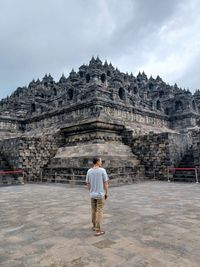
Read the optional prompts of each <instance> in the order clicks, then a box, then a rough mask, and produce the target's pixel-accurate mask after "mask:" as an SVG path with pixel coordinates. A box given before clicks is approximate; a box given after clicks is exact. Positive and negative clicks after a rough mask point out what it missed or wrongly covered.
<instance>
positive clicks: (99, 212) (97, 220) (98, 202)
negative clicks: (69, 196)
mask: <svg viewBox="0 0 200 267" xmlns="http://www.w3.org/2000/svg"><path fill="white" fill-rule="evenodd" d="M103 207H104V199H94V198H91V209H92V223H93V226H94V227H96V229H97V230H98V229H101V223H102V217H103Z"/></svg>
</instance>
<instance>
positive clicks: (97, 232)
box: [95, 231, 105, 236]
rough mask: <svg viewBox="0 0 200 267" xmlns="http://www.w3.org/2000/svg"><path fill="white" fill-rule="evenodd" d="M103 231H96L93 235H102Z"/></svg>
mask: <svg viewBox="0 0 200 267" xmlns="http://www.w3.org/2000/svg"><path fill="white" fill-rule="evenodd" d="M104 234H105V231H96V234H95V236H100V235H104Z"/></svg>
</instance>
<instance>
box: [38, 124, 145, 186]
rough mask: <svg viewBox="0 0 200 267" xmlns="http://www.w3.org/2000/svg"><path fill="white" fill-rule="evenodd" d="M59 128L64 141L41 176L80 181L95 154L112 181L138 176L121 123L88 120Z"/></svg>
mask: <svg viewBox="0 0 200 267" xmlns="http://www.w3.org/2000/svg"><path fill="white" fill-rule="evenodd" d="M61 132H62V134H63V135H64V140H65V141H64V145H63V146H62V147H60V148H59V149H58V150H57V153H56V155H55V156H54V157H53V158H52V159H51V160H50V163H49V165H48V166H47V168H45V170H44V177H43V179H44V180H45V179H46V180H48V179H50V180H51V181H55V182H63V183H75V184H79V183H80V184H81V183H83V182H84V181H85V175H86V172H87V170H88V168H90V167H91V166H92V159H93V157H95V156H97V157H101V158H102V160H103V166H104V167H105V168H106V169H107V172H108V173H109V178H110V181H111V184H115V183H116V184H119V183H128V182H131V181H134V180H136V179H137V178H139V177H138V176H139V175H140V176H141V173H139V161H138V160H137V158H136V156H135V155H134V154H133V153H132V150H131V147H130V146H128V145H126V144H125V142H124V140H123V136H124V135H125V132H126V129H125V128H124V126H122V125H118V124H112V123H105V122H102V121H91V122H88V123H85V124H79V125H75V126H72V127H66V128H63V129H61ZM140 178H141V177H140Z"/></svg>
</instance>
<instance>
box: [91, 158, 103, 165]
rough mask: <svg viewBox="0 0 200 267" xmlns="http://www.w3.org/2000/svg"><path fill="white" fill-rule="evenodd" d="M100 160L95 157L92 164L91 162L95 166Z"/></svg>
mask: <svg viewBox="0 0 200 267" xmlns="http://www.w3.org/2000/svg"><path fill="white" fill-rule="evenodd" d="M100 160H101V158H97V157H95V158H93V160H92V162H93V164H97V162H98V161H100Z"/></svg>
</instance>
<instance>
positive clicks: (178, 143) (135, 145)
mask: <svg viewBox="0 0 200 267" xmlns="http://www.w3.org/2000/svg"><path fill="white" fill-rule="evenodd" d="M189 139H190V137H189V136H188V135H185V134H178V133H160V134H154V133H150V134H149V135H144V136H138V137H135V138H133V139H132V141H131V144H130V145H131V147H132V151H133V153H134V154H135V155H136V156H137V157H138V159H139V160H140V162H141V163H140V164H141V165H143V166H144V168H145V177H146V178H147V179H149V178H150V179H152V178H156V179H166V178H167V166H170V165H172V164H176V163H177V162H179V161H180V159H181V158H182V156H183V155H184V153H185V152H186V150H187V148H188V142H184V141H186V140H189Z"/></svg>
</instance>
